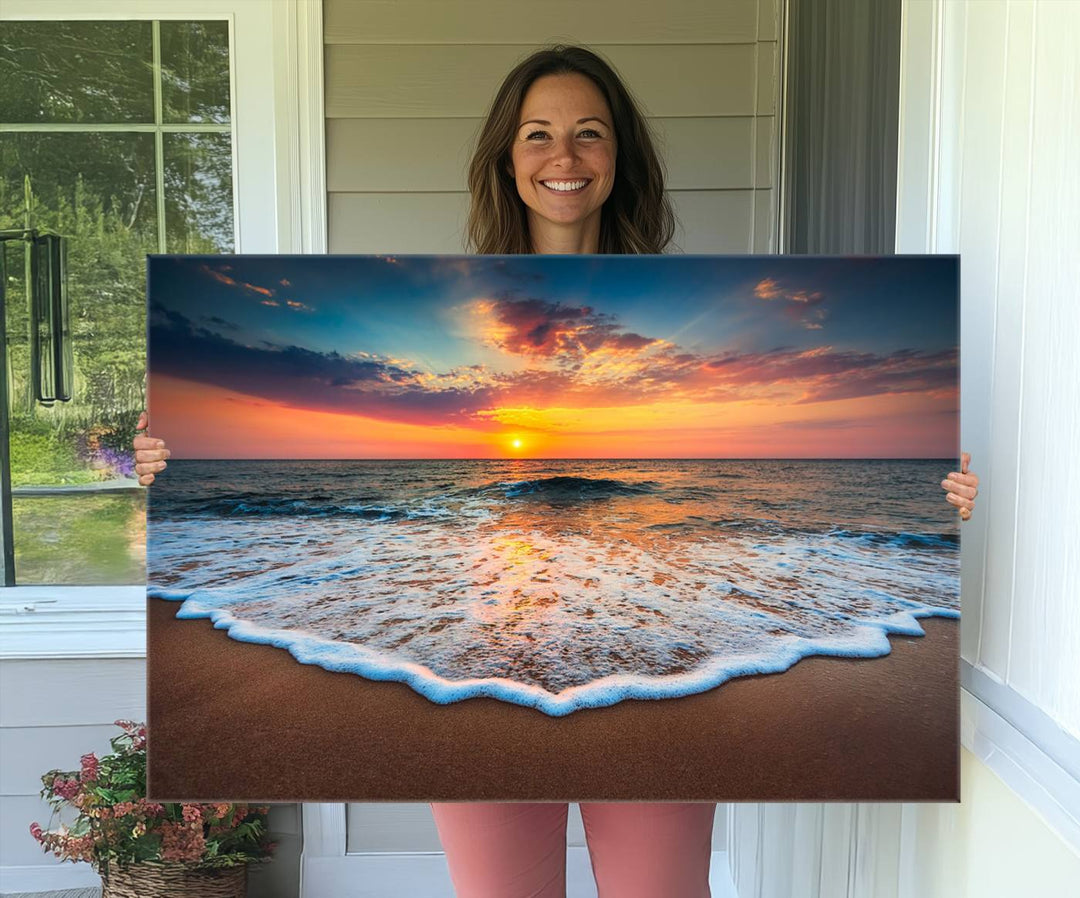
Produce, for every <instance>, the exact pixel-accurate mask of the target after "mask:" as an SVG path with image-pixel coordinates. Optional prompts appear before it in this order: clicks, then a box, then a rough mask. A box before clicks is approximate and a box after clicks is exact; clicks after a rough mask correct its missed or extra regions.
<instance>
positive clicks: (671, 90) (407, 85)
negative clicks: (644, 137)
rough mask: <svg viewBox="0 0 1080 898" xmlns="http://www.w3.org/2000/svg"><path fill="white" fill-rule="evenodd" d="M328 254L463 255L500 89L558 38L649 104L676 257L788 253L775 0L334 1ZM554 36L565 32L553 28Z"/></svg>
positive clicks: (329, 9)
mask: <svg viewBox="0 0 1080 898" xmlns="http://www.w3.org/2000/svg"><path fill="white" fill-rule="evenodd" d="M324 17H325V39H326V57H325V63H326V65H325V76H326V136H327V150H326V154H327V190H328V207H329V246H330V251H331V252H335V253H373V252H398V253H460V252H463V251H464V242H463V233H464V224H465V216H466V213H467V209H468V195H467V193H466V189H465V182H466V169H467V166H468V162H469V158H470V156H471V153H472V148H473V146H474V141H475V138H476V135H477V133H478V131H479V128H480V126H481V124H482V121H483V116H484V114H485V113H486V111H487V108H488V105H489V103H490V101H491V98H492V95H493V93H494V91H495V89H496V88H497V86H498V84H499V83H500V81H501V80H502V78H503V77H504V76H505V74H506V73H507V72H508V71H509V70H510V68H512V67H513V65H514V64H515V63H516V62H518V61H519V60H521V59H522V58H524V57H525V56H527V55H528V54H529V53H530V52H532V50H533V49H535V48H536V47H537V46H541V45H543V44H544V43H547V42H556V41H559V40H562V41H564V42H575V43H584V44H587V45H589V46H592V47H594V48H595V49H597V50H598V51H599V52H600V53H602V54H603V55H604V56H606V57H607V58H608V59H610V60H611V62H612V63H613V65H614V66H615V67H616V68H617V69H618V70H619V72H620V73H621V74H622V76H623V77H624V78H625V80H626V81H627V83H628V85H629V86H630V88H631V90H632V91H633V92H634V94H635V96H636V97H637V98H638V99H639V100H640V101H641V103H642V105H643V107H644V108H645V110H646V112H647V114H648V115H649V120H650V124H651V126H652V128H653V131H654V133H655V135H656V138H657V146H658V149H659V151H660V152H661V154H662V157H663V159H664V162H665V165H666V169H667V173H668V177H667V186H668V188H669V190H670V191H671V198H672V200H673V203H674V205H675V208H676V214H677V215H678V216H679V219H680V227H679V229H678V231H677V233H676V237H675V244H676V247H675V249H676V251H677V250H681V251H683V252H692V253H722V252H725V253H727V252H736V253H742V252H749V251H769V250H774V249H775V238H774V237H773V233H774V231H775V224H776V211H775V208H776V205H777V201H776V191H775V189H774V188H775V186H776V172H775V164H774V161H773V160H774V159H775V156H776V142H777V140H778V134H777V128H776V127H775V120H776V113H777V106H778V96H779V90H778V73H779V67H780V61H779V52H778V44H777V40H776V37H777V30H778V29H777V14H776V4H775V2H773V0H761V2H758V0H753V2H737V3H724V4H717V3H711V2H678V3H674V4H669V5H666V6H665V7H663V8H660V7H657V6H656V5H654V4H646V3H628V4H627V3H615V2H598V3H587V4H579V3H570V2H566V3H561V4H560V3H554V4H547V5H545V6H544V8H543V16H542V18H543V20H544V22H557V23H562V22H572V23H573V33H572V34H568V33H563V34H559V33H556V32H552V33H550V34H547V33H546V32H545V25H543V24H541V25H539V26H538V25H537V23H536V7H534V6H532V5H525V4H522V3H513V2H511V3H494V2H486V0H484V2H475V3H456V4H452V5H450V4H444V3H441V2H437V0H412V2H409V0H406V2H393V3H390V2H369V0H357V2H349V0H328V2H327V3H326V4H325V6H324ZM553 27H554V26H553Z"/></svg>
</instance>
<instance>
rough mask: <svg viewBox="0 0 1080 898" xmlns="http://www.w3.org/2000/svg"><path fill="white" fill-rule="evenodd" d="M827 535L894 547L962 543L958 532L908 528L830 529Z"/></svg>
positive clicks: (949, 547) (948, 545) (937, 547)
mask: <svg viewBox="0 0 1080 898" xmlns="http://www.w3.org/2000/svg"><path fill="white" fill-rule="evenodd" d="M825 535H826V536H832V537H838V538H839V539H842V540H850V541H852V542H857V543H861V544H862V545H865V546H886V547H888V548H893V549H954V548H956V547H957V546H959V545H960V534H958V533H912V532H910V531H907V530H900V531H894V530H845V529H843V528H840V527H836V528H833V529H832V530H829V531H828V532H827V533H826V534H825Z"/></svg>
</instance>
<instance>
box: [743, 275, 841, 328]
mask: <svg viewBox="0 0 1080 898" xmlns="http://www.w3.org/2000/svg"><path fill="white" fill-rule="evenodd" d="M754 296H756V297H757V298H758V299H764V300H769V301H773V300H779V301H781V302H783V303H786V304H788V305H786V306H785V312H786V313H787V314H788V315H789V316H791V317H792V318H795V319H796V320H798V321H799V322H800V323H801V324H802V326H803V327H805V328H806V329H807V330H821V329H822V328H823V327H824V322H825V320H826V319H827V318H828V317H829V313H828V311H827V310H826V309H825V308H824V307H822V305H821V304H822V303H823V302H824V301H825V294H824V293H822V292H821V291H820V290H797V289H792V288H790V287H785V286H783V285H782V284H781V283H780V281H778V280H777V279H776V278H768V277H767V278H762V279H761V280H760V281H758V283H757V284H756V285H755V287H754Z"/></svg>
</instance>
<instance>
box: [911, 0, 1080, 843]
mask: <svg viewBox="0 0 1080 898" xmlns="http://www.w3.org/2000/svg"><path fill="white" fill-rule="evenodd" d="M946 7H947V4H946V2H945V0H930V2H921V0H903V8H902V15H901V38H900V42H901V62H900V124H899V140H900V147H899V151H900V152H899V158H898V160H897V191H896V196H897V210H896V251H897V252H898V253H939V252H941V253H953V252H957V251H958V246H959V243H958V233H957V232H958V214H957V209H956V196H955V190H956V183H957V181H958V177H957V176H956V174H955V170H957V166H958V162H957V161H956V160H954V159H952V158H950V157H949V156H948V154H949V152H950V147H951V146H953V145H954V144H955V140H954V139H953V134H952V133H951V132H952V130H954V129H955V128H956V127H958V125H957V122H956V120H955V116H954V115H952V114H951V110H950V109H948V108H947V107H948V104H949V102H950V98H949V97H947V96H946V95H945V93H944V90H943V87H942V78H943V74H944V72H943V66H945V65H947V64H949V59H948V57H947V55H946V49H947V48H946V47H945V41H946V40H948V36H947V34H946V21H945V20H946V15H947V14H948V12H949V10H947V8H946ZM953 12H955V10H953ZM961 14H962V10H961ZM942 172H945V173H946V174H947V175H948V176H947V177H942V176H941V175H942ZM963 355H964V353H963V349H962V348H961V357H963ZM962 403H963V406H964V407H965V408H966V409H967V415H968V416H974V415H975V414H980V413H981V414H983V415H986V414H988V413H989V410H988V409H984V408H979V409H975V408H972V406H973V405H974V404H975V403H973V402H971V401H969V400H962ZM964 420H970V418H967V417H962V419H961V435H962V436H961V442H962V443H964V445H965V446H968V447H970V442H969V441H968V440H967V438H966V437H965V436H964V432H965V431H964V426H963V422H964ZM984 457H985V456H984ZM969 526H970V525H969ZM963 555H964V556H965V557H966V558H967V559H968V561H969V564H970V567H969V569H977V570H980V571H984V570H985V564H984V560H985V557H986V532H985V530H981V531H980V530H978V529H972V531H971V532H967V531H965V534H964V547H963ZM981 588H982V585H981V583H980V585H979V589H981ZM960 685H961V693H960V698H961V701H960V742H961V744H962V745H963V746H964V747H965V748H966V749H968V750H969V751H970V752H972V754H974V755H975V756H976V757H977V758H979V760H980V761H982V762H983V763H984V764H986V765H987V766H988V767H989V768H990V769H991V770H993V771H994V772H995V773H996V774H997V775H998V776H999V777H1001V779H1002V780H1003V781H1004V782H1005V783H1006V784H1007V785H1008V786H1009V788H1011V789H1012V790H1013V791H1014V792H1015V793H1016V794H1017V795H1018V796H1019V797H1020V798H1022V799H1023V800H1024V801H1025V802H1027V803H1028V804H1029V805H1030V806H1031V807H1033V808H1034V809H1035V810H1036V811H1037V812H1038V813H1039V814H1040V815H1041V816H1042V817H1043V818H1044V819H1045V820H1046V821H1047V822H1048V823H1049V824H1050V825H1051V826H1052V827H1053V828H1054V829H1055V830H1056V831H1057V832H1058V833H1059V834H1060V835H1061V836H1062V837H1063V838H1064V839H1065V841H1066V842H1067V843H1069V844H1070V845H1071V846H1072V847H1073V848H1074V849H1075V850H1077V851H1080V744H1078V743H1077V741H1076V740H1075V739H1074V738H1073V737H1072V736H1071V735H1070V734H1068V733H1066V732H1065V731H1064V730H1063V729H1062V728H1061V727H1060V726H1058V724H1057V723H1056V722H1055V721H1054V720H1052V719H1051V718H1050V717H1049V716H1048V715H1047V714H1046V713H1044V712H1043V711H1042V710H1041V709H1040V708H1039V707H1038V706H1037V705H1036V704H1035V703H1033V702H1031V701H1029V700H1028V699H1027V698H1026V697H1025V696H1023V695H1021V694H1020V693H1019V692H1017V691H1016V690H1014V689H1011V688H1009V687H1008V686H1006V685H1004V684H1002V683H1000V682H999V681H997V680H996V679H995V678H994V677H993V676H991V675H989V674H988V673H987V672H986V671H984V670H983V669H982V668H981V667H979V666H978V665H976V664H972V663H971V662H970V661H968V660H967V659H966V658H963V657H961V659H960Z"/></svg>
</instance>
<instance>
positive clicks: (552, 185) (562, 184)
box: [540, 180, 589, 193]
mask: <svg viewBox="0 0 1080 898" xmlns="http://www.w3.org/2000/svg"><path fill="white" fill-rule="evenodd" d="M540 183H541V184H543V185H544V186H545V187H547V188H548V189H549V190H556V191H558V192H559V193H567V192H569V191H572V190H580V189H581V188H582V187H584V186H585V185H586V184H588V183H589V182H588V181H587V180H585V181H541V182H540Z"/></svg>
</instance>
